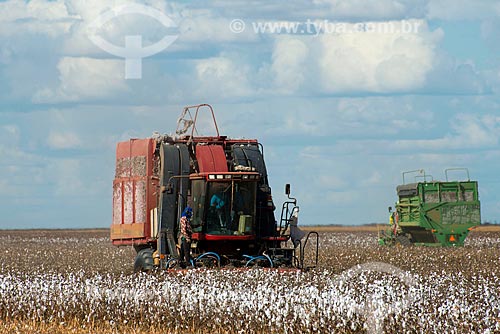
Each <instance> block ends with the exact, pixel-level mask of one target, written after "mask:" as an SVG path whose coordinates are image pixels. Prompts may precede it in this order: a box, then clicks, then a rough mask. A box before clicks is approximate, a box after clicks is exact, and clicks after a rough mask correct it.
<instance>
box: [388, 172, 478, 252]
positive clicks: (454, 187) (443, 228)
mask: <svg viewBox="0 0 500 334" xmlns="http://www.w3.org/2000/svg"><path fill="white" fill-rule="evenodd" d="M457 171H460V172H463V173H464V175H466V179H464V180H455V181H451V180H450V179H449V173H450V172H457ZM412 173H413V174H417V175H416V176H415V182H413V183H406V182H405V176H406V175H407V174H412ZM445 176H446V181H436V180H434V178H433V177H432V175H429V174H426V173H425V171H424V170H423V169H419V170H414V171H409V172H404V173H403V184H401V185H399V186H398V187H397V194H398V202H397V203H396V208H395V210H394V211H392V209H391V208H389V213H390V217H389V227H388V228H387V229H386V230H385V231H382V232H381V233H379V244H381V245H395V244H399V245H403V246H408V245H425V246H463V244H464V241H465V238H466V237H467V235H468V234H469V232H470V231H471V230H472V229H473V228H475V227H476V226H478V225H479V224H480V223H481V213H480V202H479V193H478V184H477V181H471V180H470V176H469V171H468V169H466V168H449V169H446V170H445ZM420 179H423V180H420Z"/></svg>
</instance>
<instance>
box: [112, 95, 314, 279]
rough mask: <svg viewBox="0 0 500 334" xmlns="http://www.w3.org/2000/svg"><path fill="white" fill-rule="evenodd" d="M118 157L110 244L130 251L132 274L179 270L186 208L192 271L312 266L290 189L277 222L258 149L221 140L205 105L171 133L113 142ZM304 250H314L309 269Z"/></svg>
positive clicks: (249, 142)
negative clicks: (206, 129)
mask: <svg viewBox="0 0 500 334" xmlns="http://www.w3.org/2000/svg"><path fill="white" fill-rule="evenodd" d="M202 110H203V111H207V112H208V115H209V116H211V117H210V119H211V121H212V125H213V130H214V132H215V134H214V135H213V136H200V135H199V133H198V132H199V130H200V128H201V126H202V125H207V124H208V123H210V122H205V123H204V124H200V115H199V114H200V111H202ZM193 113H194V115H193ZM206 115H207V114H205V116H206ZM205 118H206V117H205ZM205 121H206V119H205ZM116 159H117V160H116V175H115V180H114V183H113V224H112V226H111V239H112V242H113V244H115V245H117V246H120V245H132V246H134V247H135V249H136V251H137V257H136V261H135V266H134V267H135V270H136V271H139V270H146V271H148V270H151V269H154V268H172V267H176V266H177V264H178V263H179V261H178V258H179V245H178V238H177V236H178V234H179V219H180V217H181V213H182V211H183V210H184V209H185V208H186V206H188V205H189V206H190V207H191V208H192V218H191V221H190V224H191V227H192V232H193V233H192V236H191V253H192V255H193V263H192V265H193V266H201V265H210V266H223V265H230V266H235V267H240V266H251V265H252V266H253V265H261V266H267V267H296V268H300V269H307V268H309V267H314V266H315V265H316V264H317V258H318V255H317V251H318V242H319V240H318V239H319V238H318V236H317V233H316V234H315V232H310V233H308V234H301V233H298V232H297V231H300V229H298V227H297V226H296V225H297V221H298V206H297V201H296V199H293V198H291V197H290V186H289V185H287V187H286V193H287V195H288V200H287V202H285V204H284V205H283V212H282V214H281V219H280V222H279V224H278V223H277V222H276V219H275V215H274V211H275V205H274V202H273V198H272V195H271V188H270V186H269V182H268V176H267V170H266V165H265V162H264V154H263V147H262V145H261V144H260V143H259V142H258V141H257V140H256V139H230V138H227V137H226V136H221V135H220V134H219V129H218V126H217V122H216V120H215V114H214V111H213V109H212V107H211V106H210V105H207V104H202V105H196V106H189V107H185V108H184V110H183V112H182V114H181V117H180V118H179V119H178V122H177V130H176V134H175V135H174V136H171V135H159V134H156V135H154V136H153V138H147V139H131V140H129V141H126V142H121V143H118V145H117V155H116ZM293 224H295V225H293ZM310 236H312V238H313V239H314V238H315V240H314V241H309V239H310ZM292 239H293V240H292ZM311 240H312V239H311ZM290 243H291V244H292V247H289V246H288V245H289V244H290ZM308 244H309V246H308ZM306 246H307V249H312V250H313V251H316V254H315V256H313V257H312V262H311V264H310V265H308V264H306V259H305V257H304V254H305V252H306ZM314 246H316V248H314Z"/></svg>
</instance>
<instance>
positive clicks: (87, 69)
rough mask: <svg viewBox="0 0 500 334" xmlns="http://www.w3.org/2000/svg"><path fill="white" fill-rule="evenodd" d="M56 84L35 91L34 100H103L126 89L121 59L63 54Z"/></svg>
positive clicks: (123, 66)
mask: <svg viewBox="0 0 500 334" xmlns="http://www.w3.org/2000/svg"><path fill="white" fill-rule="evenodd" d="M57 68H58V70H59V81H60V84H59V86H58V87H56V88H52V89H51V88H45V89H42V90H40V91H38V92H37V93H36V94H35V96H34V98H33V100H34V102H38V103H47V102H48V103H54V102H67V101H80V100H83V99H87V100H93V99H103V98H107V97H110V96H114V95H115V94H117V93H123V92H126V91H127V90H128V87H127V84H126V82H125V75H124V71H125V69H124V68H125V65H124V61H120V60H108V59H92V58H84V57H78V58H76V57H64V58H62V59H61V60H60V61H59V64H58V66H57Z"/></svg>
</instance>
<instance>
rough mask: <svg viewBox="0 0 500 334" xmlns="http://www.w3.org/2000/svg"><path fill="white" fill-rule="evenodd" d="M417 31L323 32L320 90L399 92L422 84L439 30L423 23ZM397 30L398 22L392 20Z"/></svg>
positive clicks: (332, 91)
mask: <svg viewBox="0 0 500 334" xmlns="http://www.w3.org/2000/svg"><path fill="white" fill-rule="evenodd" d="M413 22H414V23H415V24H418V25H419V26H420V29H421V30H420V31H419V33H416V34H405V33H369V32H357V33H352V34H342V35H339V36H336V35H323V36H321V39H320V43H321V44H322V45H321V53H320V55H319V68H320V72H321V80H322V85H323V89H324V90H325V91H326V92H329V93H337V92H349V91H357V92H359V91H365V92H401V91H411V90H415V89H418V88H420V87H422V86H423V85H424V84H425V79H426V74H427V73H428V72H429V71H430V70H431V69H432V66H433V60H434V56H435V55H434V52H435V48H436V44H437V42H438V41H439V39H440V38H441V35H442V33H441V32H440V31H435V32H429V30H428V28H427V26H426V24H425V22H423V21H417V20H414V21H413ZM393 24H395V26H396V27H398V29H400V28H401V25H402V24H403V23H402V22H393Z"/></svg>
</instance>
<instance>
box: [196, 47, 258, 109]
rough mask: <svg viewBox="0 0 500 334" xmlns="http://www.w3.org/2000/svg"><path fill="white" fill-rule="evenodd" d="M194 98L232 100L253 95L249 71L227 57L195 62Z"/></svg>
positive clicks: (243, 65) (244, 66)
mask: <svg viewBox="0 0 500 334" xmlns="http://www.w3.org/2000/svg"><path fill="white" fill-rule="evenodd" d="M195 71H196V80H195V83H196V84H197V85H196V86H195V87H196V88H197V90H196V93H195V96H198V97H203V98H210V99H215V98H229V99H231V98H233V97H244V96H248V95H251V94H253V92H252V90H251V88H250V84H249V81H248V77H249V76H250V69H249V68H248V66H246V65H245V64H240V63H237V62H236V61H234V60H233V59H230V58H228V57H224V56H221V57H214V58H207V59H202V60H198V61H197V62H196V69H195Z"/></svg>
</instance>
